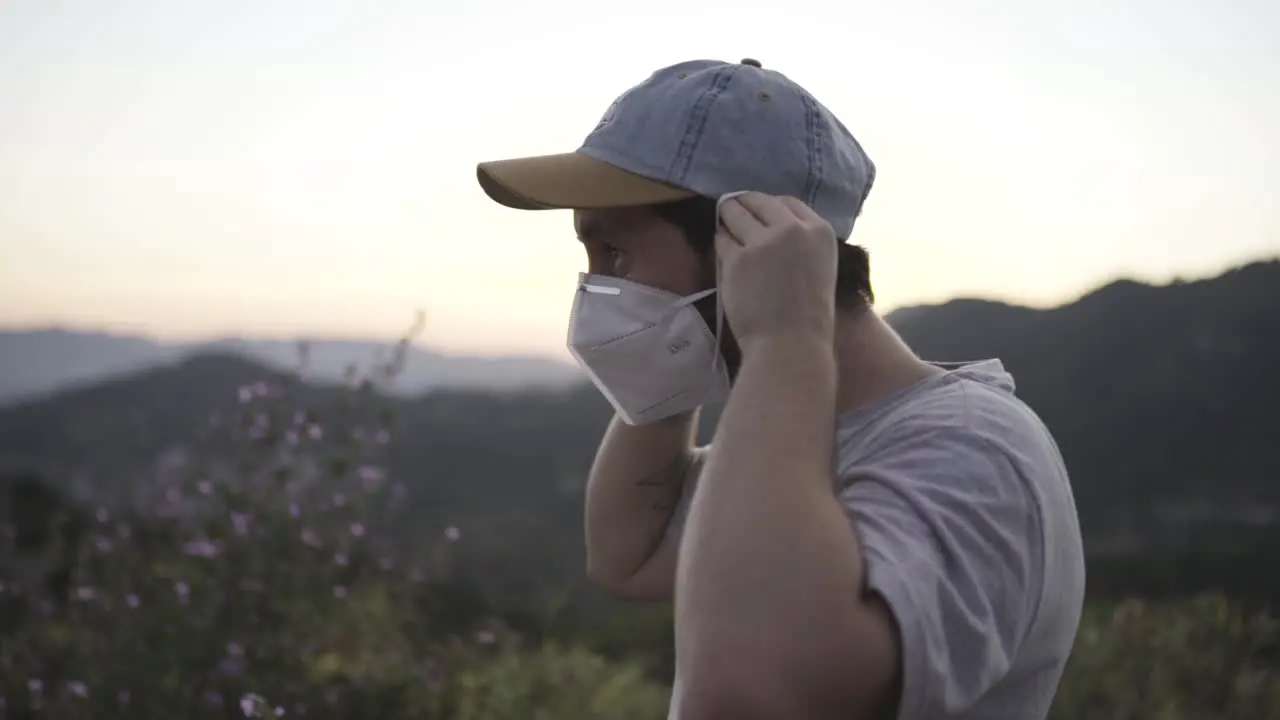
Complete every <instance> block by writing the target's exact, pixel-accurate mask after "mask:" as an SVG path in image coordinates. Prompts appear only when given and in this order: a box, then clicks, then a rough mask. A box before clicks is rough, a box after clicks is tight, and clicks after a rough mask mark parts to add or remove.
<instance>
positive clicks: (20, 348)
mask: <svg viewBox="0 0 1280 720" xmlns="http://www.w3.org/2000/svg"><path fill="white" fill-rule="evenodd" d="M391 344H392V343H390V342H388V343H376V342H370V341H364V340H344V339H325V338H319V339H310V340H307V341H306V345H307V349H308V352H307V362H306V367H307V370H308V372H309V375H310V376H311V377H314V378H316V379H317V380H319V381H322V382H340V381H342V380H343V379H344V377H345V376H346V373H347V371H348V369H349V368H350V367H351V366H353V365H354V366H357V367H364V366H366V365H368V364H370V363H371V362H374V361H375V360H376V359H377V358H378V357H379V356H381V355H385V354H386V353H387V352H388V351H389V349H390V346H391ZM207 353H224V354H234V355H238V356H240V357H243V358H245V359H248V360H254V361H256V362H259V363H263V364H265V365H268V366H270V367H272V368H273V369H276V370H288V371H292V370H294V369H296V368H297V367H298V365H299V362H300V356H299V341H298V340H271V339H256V340H245V339H240V338H224V339H220V340H215V341H212V342H208V343H195V344H183V343H162V342H157V341H154V340H150V339H148V338H143V337H134V336H127V335H113V334H108V333H97V332H81V331H72V330H60V329H45V330H13V331H0V368H4V372H3V373H0V406H3V405H5V404H12V403H15V402H20V401H24V400H31V399H36V398H39V397H43V396H47V395H49V394H51V393H55V392H59V391H63V390H68V389H74V388H79V387H84V386H86V385H90V384H92V383H95V382H102V381H104V380H109V379H113V378H116V377H120V376H122V375H127V374H129V373H135V372H141V371H144V370H148V369H151V368H156V367H160V366H163V365H167V364H170V363H173V362H176V361H178V360H180V359H182V358H185V357H191V356H193V355H201V354H207ZM580 379H581V374H580V373H579V371H578V369H577V368H576V367H574V366H573V365H571V364H569V363H563V362H558V361H555V360H547V359H544V358H533V357H516V356H512V357H466V356H456V355H447V354H444V353H438V352H433V351H431V350H427V349H424V348H421V347H417V346H410V347H409V348H408V351H407V353H406V354H405V358H404V363H403V367H402V368H401V372H400V374H399V376H398V377H397V380H396V384H395V386H394V388H392V389H393V390H394V392H396V393H397V394H401V395H414V394H417V393H420V392H425V391H428V390H435V389H437V388H442V387H464V388H471V389H481V390H502V391H506V390H512V389H522V388H527V387H540V386H548V387H564V386H565V385H566V384H571V383H574V382H577V381H578V380H580Z"/></svg>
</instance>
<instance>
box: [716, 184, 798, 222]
mask: <svg viewBox="0 0 1280 720" xmlns="http://www.w3.org/2000/svg"><path fill="white" fill-rule="evenodd" d="M734 200H737V201H738V202H739V203H741V204H742V206H743V207H745V208H746V209H747V210H748V211H750V212H751V214H752V215H754V216H755V217H756V219H757V220H759V221H760V224H761V225H764V226H765V227H772V226H775V225H786V224H787V223H790V222H794V221H795V220H796V219H797V217H799V216H797V215H796V214H795V212H794V211H793V210H792V209H791V208H790V207H788V206H787V205H786V203H784V202H783V199H782V198H779V197H775V196H773V195H765V194H764V193H758V192H749V193H744V194H742V195H739V196H738V197H736V198H734ZM726 204H727V203H726Z"/></svg>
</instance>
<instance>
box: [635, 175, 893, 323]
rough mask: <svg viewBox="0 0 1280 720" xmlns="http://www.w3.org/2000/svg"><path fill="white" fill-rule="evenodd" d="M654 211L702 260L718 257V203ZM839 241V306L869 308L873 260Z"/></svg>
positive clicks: (694, 201) (693, 202)
mask: <svg viewBox="0 0 1280 720" xmlns="http://www.w3.org/2000/svg"><path fill="white" fill-rule="evenodd" d="M653 212H654V213H655V214H656V215H657V216H658V217H660V218H662V219H663V220H666V221H667V222H669V223H671V224H672V225H675V226H676V227H678V228H680V229H681V230H683V231H684V236H685V239H686V240H688V242H689V245H690V246H691V247H692V248H693V250H694V252H695V253H697V254H698V255H699V256H700V257H703V258H711V257H713V256H714V255H715V237H716V226H717V223H718V222H719V221H718V218H717V217H716V200H715V198H708V197H701V196H699V197H693V198H689V199H687V200H676V201H674V202H669V203H662V204H660V205H654V206H653ZM846 239H847V238H840V246H839V254H838V255H837V256H836V262H837V268H836V307H837V308H840V309H842V310H848V309H853V308H856V307H858V306H860V305H863V304H866V305H870V304H871V303H873V302H875V294H874V293H872V291H871V261H870V258H869V257H868V255H867V251H866V248H863V247H862V246H860V245H851V244H849V243H847V242H845V240H846Z"/></svg>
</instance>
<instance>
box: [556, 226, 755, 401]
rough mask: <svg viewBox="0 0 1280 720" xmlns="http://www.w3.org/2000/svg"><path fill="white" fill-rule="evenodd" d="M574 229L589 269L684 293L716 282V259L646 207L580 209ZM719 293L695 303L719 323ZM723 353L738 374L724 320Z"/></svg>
mask: <svg viewBox="0 0 1280 720" xmlns="http://www.w3.org/2000/svg"><path fill="white" fill-rule="evenodd" d="M573 225H574V229H575V230H576V231H577V233H578V239H579V240H580V241H581V242H582V245H583V247H584V248H585V249H586V251H587V272H590V273H592V274H595V275H607V276H609V277H616V278H622V279H624V280H629V281H631V282H635V283H639V284H641V285H647V286H649V287H654V288H658V289H660V290H666V291H667V292H670V293H674V294H676V295H679V296H681V297H684V296H687V295H693V294H694V293H697V292H701V291H703V290H707V289H709V288H712V287H715V284H716V275H715V266H714V264H713V260H712V259H711V258H708V257H702V256H700V255H699V254H698V253H696V252H695V251H694V249H693V247H692V246H691V245H690V244H689V241H688V239H687V238H686V237H685V236H684V231H683V230H682V229H680V228H679V227H678V226H676V225H674V224H672V223H670V222H668V221H666V220H663V219H662V218H660V217H658V216H657V215H656V214H655V213H654V212H653V210H651V209H650V208H646V207H637V208H611V209H607V210H576V211H574V213H573ZM716 301H717V299H716V297H715V296H711V297H707V298H703V299H702V300H699V301H698V302H696V303H694V308H695V309H697V311H698V313H699V314H701V315H702V320H703V321H704V322H705V323H706V324H707V327H708V328H710V329H711V330H713V331H714V330H715V328H716V317H715V313H716V307H717V305H716ZM720 353H721V355H722V356H723V357H724V359H725V362H726V364H727V367H728V369H729V376H730V377H734V376H735V375H737V370H738V365H739V362H740V360H741V353H740V351H739V349H738V344H737V342H736V341H735V340H734V337H733V331H732V328H730V327H729V324H728V321H727V320H726V321H725V323H724V326H723V328H722V333H721V337H720Z"/></svg>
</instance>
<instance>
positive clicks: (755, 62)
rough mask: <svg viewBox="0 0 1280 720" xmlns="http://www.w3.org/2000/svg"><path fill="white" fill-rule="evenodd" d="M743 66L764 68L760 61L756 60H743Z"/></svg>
mask: <svg viewBox="0 0 1280 720" xmlns="http://www.w3.org/2000/svg"><path fill="white" fill-rule="evenodd" d="M742 64H743V65H750V66H751V67H753V68H758V67H763V66H762V65H761V64H760V61H759V60H754V59H752V58H742Z"/></svg>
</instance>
